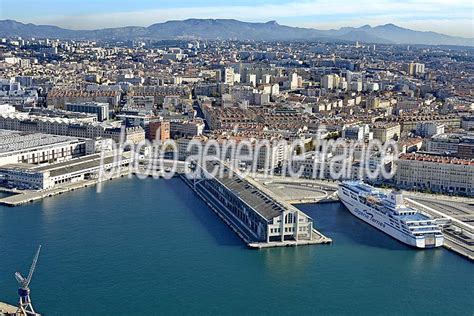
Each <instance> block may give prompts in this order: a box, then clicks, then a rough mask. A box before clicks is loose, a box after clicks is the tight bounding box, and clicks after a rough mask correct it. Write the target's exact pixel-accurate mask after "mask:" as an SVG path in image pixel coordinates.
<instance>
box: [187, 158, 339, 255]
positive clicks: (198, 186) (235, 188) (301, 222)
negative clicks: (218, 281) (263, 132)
mask: <svg viewBox="0 0 474 316" xmlns="http://www.w3.org/2000/svg"><path fill="white" fill-rule="evenodd" d="M214 168H218V170H219V171H221V173H220V174H219V175H216V176H213V175H210V174H207V173H208V170H211V169H214ZM196 170H198V171H199V172H201V174H199V175H197V176H196V175H195V177H194V178H188V177H187V176H186V175H182V176H181V177H182V179H183V181H184V182H185V183H186V184H187V185H188V186H189V187H190V188H191V189H192V190H193V191H194V192H195V193H196V194H197V195H198V196H199V197H200V198H201V199H202V200H203V201H204V202H205V203H206V204H207V205H208V206H209V207H210V208H211V210H212V211H213V212H214V213H216V214H217V215H218V216H219V217H220V218H221V219H222V220H223V221H224V222H225V223H226V224H227V225H228V226H229V227H230V228H231V229H232V230H233V231H234V232H235V233H236V234H237V236H239V237H240V238H241V239H242V240H243V241H244V242H245V243H246V245H247V246H248V247H249V248H252V249H262V248H271V247H288V246H301V245H314V244H328V243H331V242H332V240H331V239H330V238H328V237H326V236H324V235H323V234H322V233H320V232H318V231H317V230H316V229H315V228H314V227H313V219H312V218H310V217H309V216H308V215H306V214H304V213H303V212H302V211H300V210H298V209H297V208H296V207H294V206H292V205H291V204H289V203H288V202H286V201H284V200H282V199H280V198H279V197H278V196H276V195H275V194H274V193H272V192H271V191H269V190H267V189H266V188H265V187H263V186H262V185H261V184H259V183H258V182H257V181H254V180H253V179H251V178H250V177H246V176H243V175H242V174H240V173H239V172H238V171H236V170H233V169H231V167H229V166H228V165H226V164H224V163H223V162H220V161H219V162H217V161H214V162H212V163H207V164H206V166H204V167H203V166H199V165H197V166H196Z"/></svg>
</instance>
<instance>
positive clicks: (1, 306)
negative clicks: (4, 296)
mask: <svg viewBox="0 0 474 316" xmlns="http://www.w3.org/2000/svg"><path fill="white" fill-rule="evenodd" d="M17 310H18V307H17V306H13V305H10V304H8V303H3V302H0V315H2V316H4V315H5V316H10V315H12V316H13V315H16V311H17Z"/></svg>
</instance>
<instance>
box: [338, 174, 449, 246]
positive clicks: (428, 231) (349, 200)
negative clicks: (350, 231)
mask: <svg viewBox="0 0 474 316" xmlns="http://www.w3.org/2000/svg"><path fill="white" fill-rule="evenodd" d="M338 195H339V198H340V200H341V202H342V203H343V204H344V205H345V206H346V207H347V208H348V209H349V211H350V212H351V213H352V214H354V215H355V216H357V217H358V218H360V219H362V220H364V221H365V222H367V223H369V224H370V225H372V226H374V227H376V228H378V229H380V230H381V231H383V232H385V233H387V234H388V235H390V236H392V237H393V238H395V239H398V240H399V241H401V242H403V243H405V244H407V245H410V246H413V247H417V248H432V247H439V246H442V245H443V241H444V237H443V234H442V232H441V228H440V225H439V224H438V223H437V221H436V220H435V219H433V218H431V217H430V216H428V215H426V214H424V213H421V212H420V211H418V210H416V209H414V208H412V207H408V206H406V205H405V203H404V201H403V196H402V193H401V192H396V191H393V192H392V193H391V194H389V195H387V194H385V193H383V192H381V191H378V190H376V189H375V188H373V187H371V186H370V185H368V184H365V183H363V182H361V181H345V182H343V183H341V184H340V185H339V191H338Z"/></svg>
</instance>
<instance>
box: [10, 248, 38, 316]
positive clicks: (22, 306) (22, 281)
mask: <svg viewBox="0 0 474 316" xmlns="http://www.w3.org/2000/svg"><path fill="white" fill-rule="evenodd" d="M40 251H41V245H39V247H38V250H37V251H36V255H35V257H34V259H33V263H32V264H31V267H30V272H29V273H28V277H26V278H24V277H23V276H22V275H21V274H20V272H16V273H15V278H16V280H17V281H18V285H19V288H18V295H19V297H20V298H19V301H18V310H17V311H16V313H17V314H19V315H24V316H28V315H38V314H36V313H35V310H34V309H33V305H31V299H30V282H31V278H32V277H33V273H34V272H35V268H36V263H37V262H38V257H39V254H40Z"/></svg>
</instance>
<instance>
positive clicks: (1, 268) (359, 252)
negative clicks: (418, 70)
mask: <svg viewBox="0 0 474 316" xmlns="http://www.w3.org/2000/svg"><path fill="white" fill-rule="evenodd" d="M298 207H299V208H300V209H302V210H303V211H304V212H306V213H307V214H308V215H310V216H312V217H313V218H314V220H315V226H316V227H317V228H318V230H320V231H321V232H322V233H323V234H325V235H326V236H328V237H330V238H332V240H333V243H332V244H331V245H315V246H303V247H288V248H272V249H265V250H249V249H247V248H246V246H245V245H244V244H243V243H242V242H241V240H240V239H239V238H238V237H237V236H236V235H235V234H234V233H233V232H232V231H231V230H230V229H229V228H228V227H227V226H226V225H225V224H224V223H223V222H222V221H221V220H220V219H219V218H218V217H217V216H216V215H215V214H214V213H213V212H212V211H211V210H210V209H209V208H208V207H207V206H206V205H205V204H204V203H203V202H202V201H201V200H200V199H199V198H198V197H197V196H196V195H195V194H194V193H193V192H192V191H191V190H190V189H189V188H188V187H187V186H186V185H185V184H184V183H183V182H182V181H181V180H180V179H177V178H175V179H172V180H153V179H146V180H138V179H125V178H124V179H118V180H114V181H110V182H107V183H106V184H105V186H104V187H103V190H102V192H101V193H100V194H99V193H96V189H95V187H89V188H86V189H81V190H76V191H74V192H68V193H64V194H61V195H58V196H54V197H51V198H47V199H45V200H43V201H41V202H37V203H33V204H28V205H25V206H21V207H15V208H9V207H1V206H0V254H1V260H0V301H6V302H8V303H15V302H16V299H17V298H16V288H17V283H16V281H15V278H14V276H13V274H14V272H15V271H21V272H22V274H23V275H25V274H27V273H28V269H29V265H30V264H31V260H32V258H33V256H34V253H35V251H36V249H37V246H38V245H39V244H41V245H42V246H43V247H42V252H41V255H40V258H39V262H38V266H37V270H36V273H35V275H34V276H33V280H32V283H31V291H32V292H31V298H32V300H33V306H34V307H35V308H36V309H37V311H39V312H42V313H44V314H46V315H110V314H115V315H125V314H133V315H134V314H140V313H141V314H145V313H146V314H149V315H154V314H164V315H175V314H187V315H190V314H191V315H194V314H199V315H202V314H215V315H228V314H233V315H235V314H268V315H270V314H271V315H282V314H283V315H288V314H292V315H296V314H302V313H306V314H312V315H314V314H320V315H401V314H403V315H415V314H417V315H472V314H473V313H474V300H473V299H472V298H473V297H474V286H473V284H474V265H473V264H472V263H471V262H469V261H468V260H466V259H464V258H462V257H460V256H458V255H456V254H454V253H452V252H450V251H448V250H446V249H444V248H440V249H431V250H416V249H412V248H409V247H407V246H405V245H404V244H401V243H399V242H398V241H396V240H394V239H392V238H390V237H389V236H387V235H385V234H384V233H382V232H380V231H378V230H377V229H375V228H373V227H371V226H369V225H367V224H366V223H364V222H362V221H360V220H359V219H357V218H355V217H354V216H352V215H351V214H350V213H349V212H348V211H347V210H346V209H345V208H344V207H343V206H342V205H340V204H339V203H331V204H313V205H300V206H298Z"/></svg>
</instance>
